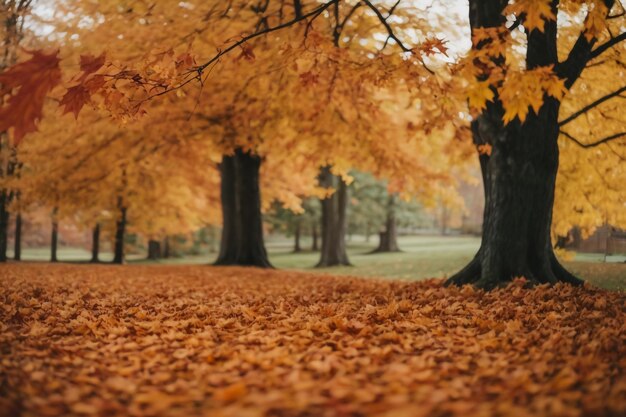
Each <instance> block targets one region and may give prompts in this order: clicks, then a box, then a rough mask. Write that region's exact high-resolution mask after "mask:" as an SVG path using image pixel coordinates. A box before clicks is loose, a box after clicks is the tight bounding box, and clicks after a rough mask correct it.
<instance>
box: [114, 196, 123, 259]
mask: <svg viewBox="0 0 626 417" xmlns="http://www.w3.org/2000/svg"><path fill="white" fill-rule="evenodd" d="M118 207H119V209H120V218H119V219H118V220H117V221H116V223H115V244H114V248H113V263H114V264H119V265H121V264H123V263H124V262H125V256H124V237H125V235H126V207H124V204H123V200H122V198H121V197H120V198H119V199H118Z"/></svg>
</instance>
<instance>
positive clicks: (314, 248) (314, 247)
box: [311, 220, 320, 252]
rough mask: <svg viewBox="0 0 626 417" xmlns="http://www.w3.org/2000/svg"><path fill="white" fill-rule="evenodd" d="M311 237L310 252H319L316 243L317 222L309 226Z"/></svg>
mask: <svg viewBox="0 0 626 417" xmlns="http://www.w3.org/2000/svg"><path fill="white" fill-rule="evenodd" d="M311 237H312V239H313V243H312V244H311V250H312V251H316V252H317V251H318V250H320V248H319V245H318V243H317V240H318V239H317V221H315V220H314V221H313V224H311Z"/></svg>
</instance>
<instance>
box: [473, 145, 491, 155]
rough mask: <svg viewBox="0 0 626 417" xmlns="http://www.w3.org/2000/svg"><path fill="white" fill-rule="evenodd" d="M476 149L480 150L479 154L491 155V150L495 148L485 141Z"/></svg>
mask: <svg viewBox="0 0 626 417" xmlns="http://www.w3.org/2000/svg"><path fill="white" fill-rule="evenodd" d="M476 149H477V150H478V153H479V154H481V155H487V156H489V155H491V151H492V150H493V147H492V146H491V145H490V144H488V143H484V144H482V145H478V146H477V147H476Z"/></svg>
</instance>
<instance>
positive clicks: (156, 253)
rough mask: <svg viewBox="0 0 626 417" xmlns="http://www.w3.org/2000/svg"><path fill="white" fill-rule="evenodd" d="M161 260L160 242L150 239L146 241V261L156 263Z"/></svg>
mask: <svg viewBox="0 0 626 417" xmlns="http://www.w3.org/2000/svg"><path fill="white" fill-rule="evenodd" d="M159 258H161V242H159V241H158V240H153V239H150V240H149V241H148V259H149V260H151V261H156V260H157V259H159Z"/></svg>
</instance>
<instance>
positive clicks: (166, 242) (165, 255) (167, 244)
mask: <svg viewBox="0 0 626 417" xmlns="http://www.w3.org/2000/svg"><path fill="white" fill-rule="evenodd" d="M161 255H162V258H163V259H167V258H169V257H170V255H171V254H170V237H169V236H165V239H163V253H162V254H161Z"/></svg>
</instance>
